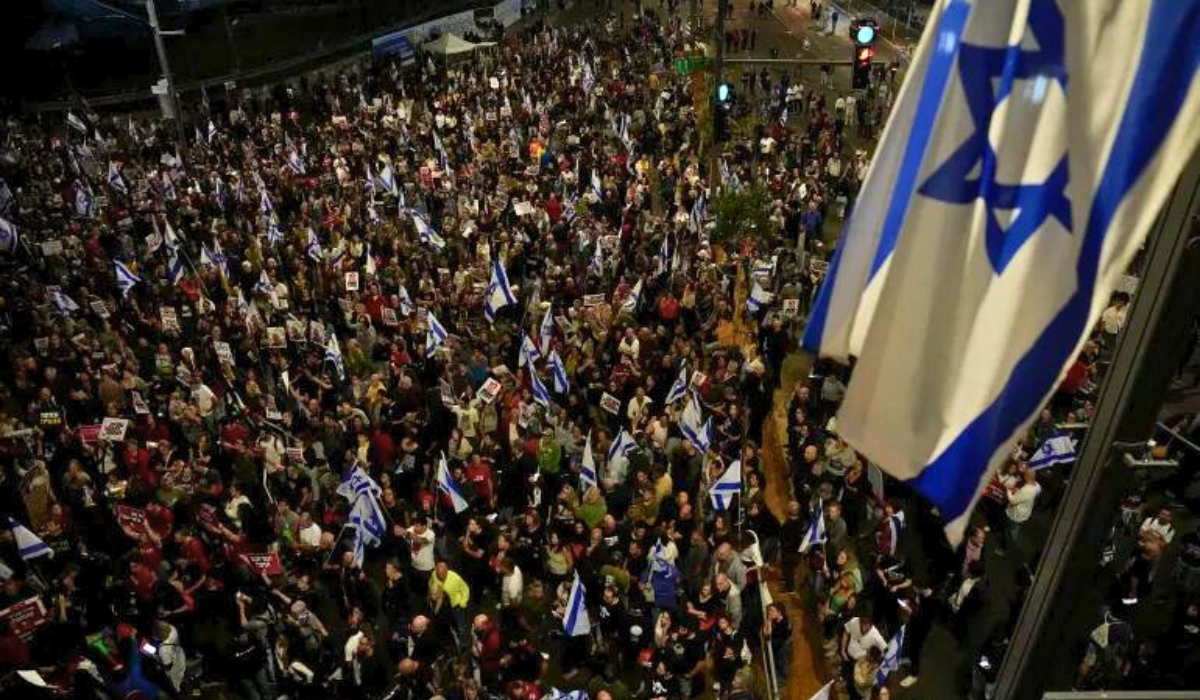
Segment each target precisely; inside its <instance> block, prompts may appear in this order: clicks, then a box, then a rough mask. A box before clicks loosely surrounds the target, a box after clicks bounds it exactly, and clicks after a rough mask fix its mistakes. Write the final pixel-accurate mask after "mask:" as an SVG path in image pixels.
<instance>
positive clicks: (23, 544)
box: [8, 518, 54, 561]
mask: <svg viewBox="0 0 1200 700" xmlns="http://www.w3.org/2000/svg"><path fill="white" fill-rule="evenodd" d="M8 529H9V530H11V531H12V536H13V539H14V540H15V541H16V545H17V552H18V553H19V554H20V555H21V558H22V559H24V560H25V561H29V560H30V559H37V558H38V557H53V556H54V550H52V549H50V547H49V546H48V545H47V544H46V543H45V542H43V541H42V538H40V537H38V536H37V535H35V534H33V531H32V530H30V529H29V528H27V527H25V526H24V525H22V524H21V523H19V522H17V521H16V520H13V519H12V518H9V519H8Z"/></svg>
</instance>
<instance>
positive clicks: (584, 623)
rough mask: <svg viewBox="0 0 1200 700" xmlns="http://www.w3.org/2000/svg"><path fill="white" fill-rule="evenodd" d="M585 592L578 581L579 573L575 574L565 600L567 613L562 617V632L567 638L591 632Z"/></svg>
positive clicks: (581, 582)
mask: <svg viewBox="0 0 1200 700" xmlns="http://www.w3.org/2000/svg"><path fill="white" fill-rule="evenodd" d="M586 597H587V590H586V589H584V587H583V581H581V580H579V572H575V581H574V582H573V583H572V584H571V595H570V596H569V597H568V598H567V611H566V614H564V615H563V631H564V632H566V633H567V636H568V637H578V636H580V635H584V634H589V633H590V632H591V631H592V623H591V620H589V619H588V611H587V600H586Z"/></svg>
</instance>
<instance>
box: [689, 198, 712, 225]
mask: <svg viewBox="0 0 1200 700" xmlns="http://www.w3.org/2000/svg"><path fill="white" fill-rule="evenodd" d="M707 214H708V199H707V198H706V197H705V196H704V193H703V192H701V193H700V196H699V197H697V198H696V201H695V202H693V203H692V211H691V213H690V214H689V215H688V226H690V227H691V229H692V231H694V232H696V233H700V230H701V229H702V228H703V227H704V217H705V216H706V215H707Z"/></svg>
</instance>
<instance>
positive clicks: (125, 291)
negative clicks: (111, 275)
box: [113, 260, 142, 297]
mask: <svg viewBox="0 0 1200 700" xmlns="http://www.w3.org/2000/svg"><path fill="white" fill-rule="evenodd" d="M113 269H114V270H115V271H116V273H117V288H118V289H120V290H121V296H123V297H127V296H129V291H130V290H131V289H133V286H134V285H135V284H137V283H138V282H141V281H142V278H141V277H138V276H137V275H135V274H133V272H132V271H131V270H130V269H129V268H128V267H125V264H124V263H122V262H121V261H119V260H113Z"/></svg>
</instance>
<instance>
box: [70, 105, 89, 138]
mask: <svg viewBox="0 0 1200 700" xmlns="http://www.w3.org/2000/svg"><path fill="white" fill-rule="evenodd" d="M67 126H69V127H71V128H72V129H74V130H75V131H78V132H79V133H81V134H83V135H84V136H87V124H84V123H83V120H82V119H80V118H79V117H78V116H77V115H76V114H75V113H74V112H71V111H68V112H67Z"/></svg>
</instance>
